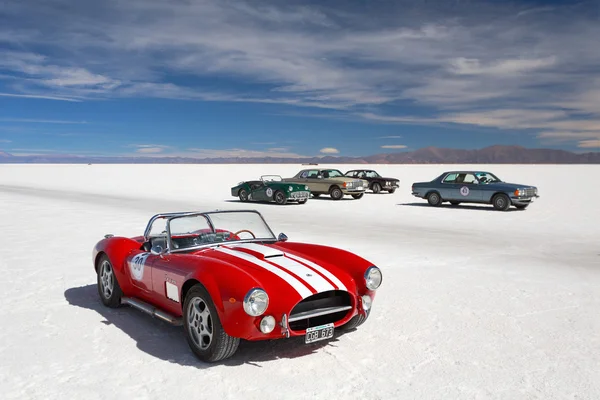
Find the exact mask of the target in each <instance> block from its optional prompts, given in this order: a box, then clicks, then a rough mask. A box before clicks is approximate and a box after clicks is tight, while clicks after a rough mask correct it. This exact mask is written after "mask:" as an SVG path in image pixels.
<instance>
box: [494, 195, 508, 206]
mask: <svg viewBox="0 0 600 400" xmlns="http://www.w3.org/2000/svg"><path fill="white" fill-rule="evenodd" d="M496 205H497V206H498V207H500V208H504V206H505V205H506V203H505V202H504V199H503V198H502V197H498V198H497V199H496Z"/></svg>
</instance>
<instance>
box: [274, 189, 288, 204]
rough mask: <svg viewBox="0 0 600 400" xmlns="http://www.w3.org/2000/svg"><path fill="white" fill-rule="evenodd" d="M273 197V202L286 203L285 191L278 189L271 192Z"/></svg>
mask: <svg viewBox="0 0 600 400" xmlns="http://www.w3.org/2000/svg"><path fill="white" fill-rule="evenodd" d="M273 199H274V200H275V203H277V204H279V205H284V204H285V203H287V197H285V193H283V192H282V191H281V190H278V191H276V192H275V193H274V194H273Z"/></svg>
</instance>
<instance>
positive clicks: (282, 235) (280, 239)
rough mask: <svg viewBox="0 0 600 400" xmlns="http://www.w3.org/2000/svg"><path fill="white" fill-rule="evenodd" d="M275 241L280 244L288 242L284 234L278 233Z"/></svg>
mask: <svg viewBox="0 0 600 400" xmlns="http://www.w3.org/2000/svg"><path fill="white" fill-rule="evenodd" d="M277 240H279V241H280V242H285V241H287V240H288V237H287V236H286V234H285V233H280V234H279V236H277Z"/></svg>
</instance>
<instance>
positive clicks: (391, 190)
mask: <svg viewBox="0 0 600 400" xmlns="http://www.w3.org/2000/svg"><path fill="white" fill-rule="evenodd" d="M395 191H396V189H390V190H388V192H389V193H390V194H392V193H394V192H395Z"/></svg>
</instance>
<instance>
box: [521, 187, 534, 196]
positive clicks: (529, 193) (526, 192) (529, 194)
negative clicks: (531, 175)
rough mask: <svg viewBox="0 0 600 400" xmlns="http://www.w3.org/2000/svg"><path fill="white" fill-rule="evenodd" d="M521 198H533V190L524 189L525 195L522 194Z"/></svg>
mask: <svg viewBox="0 0 600 400" xmlns="http://www.w3.org/2000/svg"><path fill="white" fill-rule="evenodd" d="M523 196H525V197H533V196H535V189H533V188H527V189H525V193H524V194H523Z"/></svg>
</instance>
